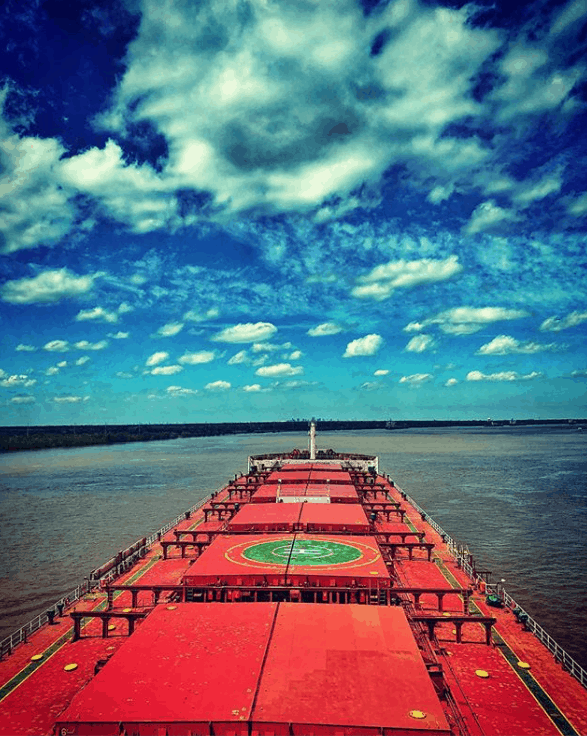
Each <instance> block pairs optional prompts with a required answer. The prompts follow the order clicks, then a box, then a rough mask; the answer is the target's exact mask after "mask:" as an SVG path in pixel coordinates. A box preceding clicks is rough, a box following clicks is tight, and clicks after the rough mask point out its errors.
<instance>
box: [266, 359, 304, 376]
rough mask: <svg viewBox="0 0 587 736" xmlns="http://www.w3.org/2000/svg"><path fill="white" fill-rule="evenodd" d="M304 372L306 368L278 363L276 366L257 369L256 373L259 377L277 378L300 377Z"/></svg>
mask: <svg viewBox="0 0 587 736" xmlns="http://www.w3.org/2000/svg"><path fill="white" fill-rule="evenodd" d="M303 372H304V368H303V366H301V365H296V366H293V365H291V364H290V363H276V364H275V365H264V366H262V367H261V368H257V370H256V371H255V373H256V374H257V375H258V376H269V377H271V378H275V377H276V376H299V375H301V374H302V373H303Z"/></svg>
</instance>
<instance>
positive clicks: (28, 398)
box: [10, 396, 35, 404]
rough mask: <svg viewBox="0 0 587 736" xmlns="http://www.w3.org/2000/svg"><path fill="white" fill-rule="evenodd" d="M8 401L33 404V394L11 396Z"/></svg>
mask: <svg viewBox="0 0 587 736" xmlns="http://www.w3.org/2000/svg"><path fill="white" fill-rule="evenodd" d="M10 401H11V402H12V403H13V404H33V403H34V402H35V397H34V396H13V397H12V398H11V399H10Z"/></svg>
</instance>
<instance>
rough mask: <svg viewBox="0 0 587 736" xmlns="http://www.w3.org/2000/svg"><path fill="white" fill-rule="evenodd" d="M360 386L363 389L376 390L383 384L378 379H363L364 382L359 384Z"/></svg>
mask: <svg viewBox="0 0 587 736" xmlns="http://www.w3.org/2000/svg"><path fill="white" fill-rule="evenodd" d="M361 388H362V389H364V390H365V391H377V390H378V389H380V388H383V384H382V383H381V382H380V381H365V383H362V384H361Z"/></svg>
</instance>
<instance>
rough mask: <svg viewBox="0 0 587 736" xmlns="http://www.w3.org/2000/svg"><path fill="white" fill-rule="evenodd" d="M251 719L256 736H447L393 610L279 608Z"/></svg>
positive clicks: (407, 633) (412, 645)
mask: <svg viewBox="0 0 587 736" xmlns="http://www.w3.org/2000/svg"><path fill="white" fill-rule="evenodd" d="M400 673H401V675H400ZM410 711H422V712H423V713H425V714H426V716H425V718H424V719H421V720H418V719H415V718H413V717H411V716H410V715H409V714H410ZM252 717H253V732H254V731H255V729H258V732H259V733H269V731H268V730H263V727H264V724H266V723H269V724H275V726H276V727H275V731H274V733H276V734H288V733H291V732H290V731H288V730H287V726H288V724H290V723H291V724H292V728H293V733H294V734H299V733H302V734H310V733H311V734H335V733H341V734H342V733H344V734H355V733H362V734H379V733H380V731H379V728H384V729H385V733H386V734H389V735H390V736H391V735H392V734H398V735H399V734H401V735H402V736H404V735H405V734H408V733H409V734H411V735H413V736H416V735H418V734H428V736H431V734H436V735H439V734H450V729H449V726H448V723H447V722H446V720H445V718H444V715H443V711H442V706H441V704H440V702H439V700H438V697H437V696H436V693H435V691H434V687H433V685H432V683H431V681H430V677H429V676H428V673H427V671H426V667H425V665H424V663H423V661H422V657H421V655H420V652H419V650H418V647H417V645H416V642H415V641H414V637H413V635H412V632H411V630H410V627H409V624H408V622H407V620H406V617H405V614H404V612H403V610H402V609H401V608H398V607H385V606H356V605H346V606H322V605H319V604H318V605H313V604H307V605H304V608H303V615H302V614H301V612H300V605H299V604H296V603H282V604H280V606H279V611H278V614H277V619H276V623H275V628H274V630H273V637H272V640H271V645H270V647H269V650H268V653H267V659H266V662H265V666H264V668H263V673H262V676H261V682H260V687H259V692H258V695H257V701H256V704H255V708H254V711H253V716H252ZM342 729H345V730H342ZM346 729H348V730H346ZM359 729H368V730H359Z"/></svg>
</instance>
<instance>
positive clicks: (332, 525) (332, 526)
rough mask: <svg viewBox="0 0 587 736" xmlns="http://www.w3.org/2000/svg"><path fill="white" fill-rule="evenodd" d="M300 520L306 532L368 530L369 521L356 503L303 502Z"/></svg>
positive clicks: (358, 532)
mask: <svg viewBox="0 0 587 736" xmlns="http://www.w3.org/2000/svg"><path fill="white" fill-rule="evenodd" d="M300 521H301V523H302V526H303V527H304V529H306V530H307V531H308V532H313V531H317V532H333V531H339V532H354V533H357V534H361V533H363V534H366V533H368V532H369V522H368V521H367V517H366V516H365V512H364V511H363V507H362V506H361V505H360V504H358V503H337V504H328V505H326V504H323V503H305V504H303V509H302V516H301V519H300Z"/></svg>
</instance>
